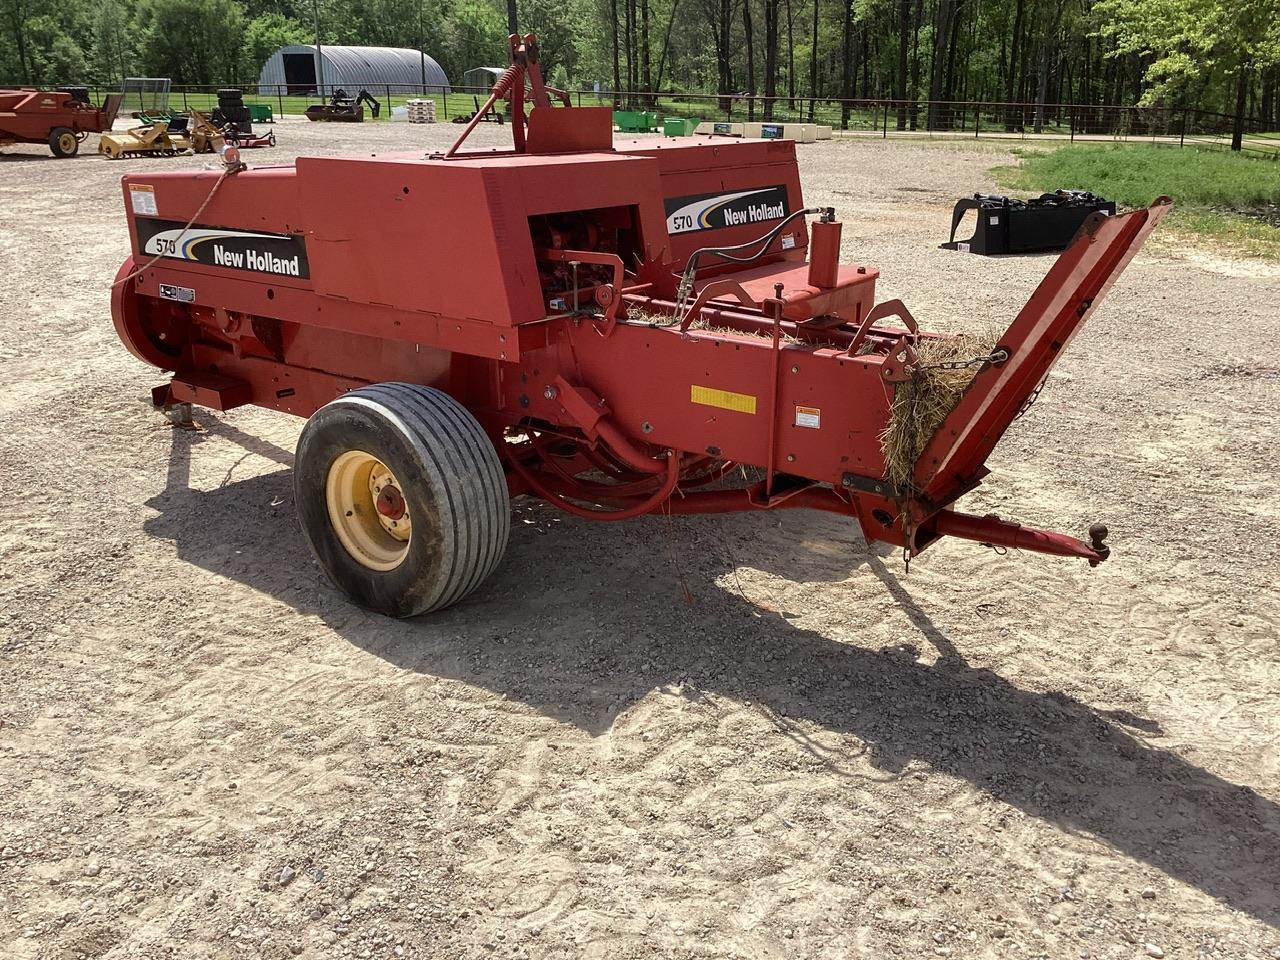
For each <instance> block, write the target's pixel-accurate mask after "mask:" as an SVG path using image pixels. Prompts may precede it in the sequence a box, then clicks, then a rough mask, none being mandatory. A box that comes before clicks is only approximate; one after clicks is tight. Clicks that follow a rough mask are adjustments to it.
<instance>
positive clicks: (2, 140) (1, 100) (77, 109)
mask: <svg viewBox="0 0 1280 960" xmlns="http://www.w3.org/2000/svg"><path fill="white" fill-rule="evenodd" d="M120 100H121V96H120V94H116V93H113V94H109V95H108V96H107V97H106V98H105V99H104V100H103V102H102V106H101V107H95V106H94V105H93V104H91V103H90V102H89V97H88V93H87V91H85V90H84V88H83V87H81V88H68V89H67V90H0V147H3V146H7V145H8V144H11V143H47V144H48V145H49V149H50V150H51V151H52V152H53V155H54V156H55V157H73V156H75V155H76V153H78V152H79V150H80V144H81V143H82V142H83V141H84V138H85V137H86V136H87V135H88V134H90V133H102V132H103V131H104V130H110V129H111V124H112V123H114V122H115V119H116V113H117V112H118V111H119V110H120Z"/></svg>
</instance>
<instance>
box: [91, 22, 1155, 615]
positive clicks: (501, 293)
mask: <svg viewBox="0 0 1280 960" xmlns="http://www.w3.org/2000/svg"><path fill="white" fill-rule="evenodd" d="M511 48H512V66H511V67H510V68H509V69H508V70H507V72H506V73H505V74H504V75H503V76H502V77H501V78H500V79H499V81H498V82H497V83H496V84H495V85H494V89H493V93H492V95H491V97H490V100H489V103H488V104H487V105H486V107H485V110H482V111H480V112H479V113H478V114H477V116H482V115H483V113H484V112H485V111H486V110H488V109H489V108H490V107H492V105H493V104H494V103H495V102H496V101H498V100H499V99H503V98H506V99H509V100H510V101H511V111H510V115H511V116H512V117H513V118H516V119H515V121H514V122H513V123H512V134H513V137H514V141H515V143H514V149H513V150H510V151H493V152H461V151H459V149H458V147H459V145H460V144H461V142H462V140H464V139H465V138H466V136H467V134H468V133H469V132H470V130H471V126H474V123H475V122H476V121H474V120H473V122H472V125H471V126H468V128H467V129H466V130H465V131H463V134H462V136H461V137H460V138H459V141H458V143H457V144H455V145H454V147H453V148H451V149H450V150H448V151H446V152H444V153H439V154H432V155H427V156H423V155H420V154H404V155H392V156H377V157H361V158H350V159H341V158H300V159H298V161H297V162H296V164H295V165H294V166H291V167H270V168H264V169H260V170H249V169H243V168H242V167H241V166H240V165H239V164H238V163H235V164H233V165H232V166H230V167H228V168H227V169H226V170H225V171H224V172H222V173H221V174H218V173H213V172H174V173H151V174H136V175H134V174H131V175H129V176H126V177H125V178H124V196H125V201H126V207H127V211H128V215H129V227H130V232H131V236H132V241H133V255H132V257H131V258H130V259H129V260H127V261H126V262H125V264H124V265H123V266H122V268H121V271H120V274H119V279H118V280H117V283H116V286H115V288H114V295H113V299H112V314H113V318H114V321H115V325H116V329H117V331H118V333H119V335H120V337H121V339H122V340H123V341H124V343H125V344H126V345H127V346H128V347H129V349H130V350H131V351H132V352H133V353H134V354H135V355H136V356H137V357H139V358H140V359H142V360H144V361H146V362H147V363H150V364H152V365H154V366H156V367H159V368H162V369H165V370H170V371H173V376H172V379H171V380H170V381H169V382H168V383H165V384H164V385H162V386H160V387H157V388H156V389H155V391H154V399H155V402H156V404H157V405H158V406H162V407H171V406H174V405H178V404H189V403H195V404H200V405H204V406H207V407H212V408H214V409H217V410H229V409H231V408H233V407H237V406H240V405H243V404H257V405H260V406H263V407H269V408H272V409H276V410H283V411H288V412H290V413H293V414H297V415H299V416H303V417H308V418H310V419H309V421H308V423H307V424H306V426H305V427H304V429H303V431H302V436H301V439H300V440H299V445H298V450H297V457H296V462H295V468H294V469H295V488H296V493H297V508H298V511H299V514H300V517H301V522H302V526H303V530H304V533H305V534H306V537H307V539H308V540H309V542H310V544H311V546H312V548H313V549H314V551H315V554H316V556H317V557H318V559H319V560H320V563H321V565H322V566H323V567H324V568H325V570H326V571H327V572H328V574H329V575H330V576H331V577H332V579H333V580H334V581H335V582H336V583H337V584H338V585H339V586H340V587H341V588H342V589H344V590H345V591H346V592H347V593H348V594H349V595H350V596H351V597H352V598H354V599H355V600H356V601H357V602H359V603H361V604H363V605H365V606H368V607H371V608H373V609H376V610H380V611H383V612H385V613H388V614H392V615H398V616H406V615H411V614H415V613H421V612H425V611H428V610H432V609H438V608H440V607H444V606H447V605H448V604H450V603H453V602H456V601H457V600H459V599H461V598H462V597H464V596H466V595H467V594H468V593H469V592H470V591H471V590H473V589H474V588H475V587H476V586H477V585H478V584H480V583H481V582H482V581H483V580H484V578H485V577H486V576H488V574H489V573H491V572H492V571H493V569H494V568H495V567H496V566H497V564H498V562H499V560H500V558H501V556H502V553H503V551H504V549H505V546H506V541H507V535H508V529H509V501H510V497H512V496H517V495H532V496H537V497H541V498H543V499H545V500H546V501H548V502H549V503H552V504H554V505H556V506H557V507H559V508H561V509H563V510H565V511H568V512H569V513H572V514H574V515H576V516H581V517H587V518H590V519H594V520H625V519H628V518H632V517H638V516H642V515H644V514H652V513H718V512H727V511H750V510H773V509H786V508H808V509H815V510H826V511H831V512H833V513H837V514H841V515H844V516H847V517H848V518H850V520H853V521H856V522H857V523H858V524H859V525H860V526H861V529H862V531H863V532H864V534H865V535H866V537H867V538H868V540H880V541H885V542H887V543H890V544H895V545H898V546H900V547H903V548H905V550H906V551H907V553H908V555H915V554H918V553H919V552H920V551H922V550H924V549H925V548H926V547H927V546H929V545H930V544H931V543H933V542H934V541H936V540H937V539H938V538H939V537H942V536H953V537H961V538H965V539H969V540H975V541H979V542H982V543H987V544H993V545H1001V546H1006V547H1020V548H1023V549H1026V550H1034V551H1039V552H1043V553H1049V554H1057V555H1059V556H1068V557H1078V558H1082V559H1084V560H1086V561H1088V562H1089V563H1090V564H1096V563H1098V562H1100V561H1102V560H1103V559H1105V558H1106V556H1107V547H1106V546H1105V544H1104V543H1103V539H1104V538H1105V536H1106V531H1105V529H1104V528H1101V527H1100V526H1099V527H1095V528H1094V529H1093V530H1091V531H1090V538H1089V540H1087V541H1082V540H1078V539H1076V538H1074V537H1070V536H1067V535H1064V534H1059V533H1052V532H1048V531H1042V530H1036V529H1032V528H1029V527H1024V526H1021V525H1019V524H1017V523H1014V522H1009V521H1005V520H1000V519H997V518H995V517H990V516H987V517H980V516H971V515H966V514H963V513H959V512H956V511H955V510H954V509H953V508H952V507H953V505H954V503H955V501H956V500H957V499H958V498H959V497H961V496H962V495H963V494H965V493H966V492H968V491H970V490H972V489H973V488H974V487H975V486H977V485H978V483H980V482H981V480H982V478H983V477H984V476H985V475H986V473H987V470H986V468H985V467H984V461H985V460H986V458H987V455H988V454H989V453H990V452H991V450H992V448H993V446H994V445H995V443H996V442H997V440H998V439H999V438H1000V436H1001V435H1002V433H1003V432H1004V430H1005V429H1006V428H1007V427H1008V426H1009V424H1010V423H1011V422H1012V420H1013V419H1014V418H1015V417H1016V416H1017V415H1018V413H1019V412H1020V411H1021V410H1022V409H1023V408H1024V405H1025V404H1026V403H1027V402H1028V400H1029V399H1030V398H1032V397H1033V396H1034V393H1035V391H1036V389H1037V387H1038V386H1039V385H1040V384H1041V383H1042V382H1043V381H1044V379H1045V377H1046V375H1047V374H1048V371H1049V368H1050V366H1051V365H1052V363H1053V361H1054V360H1055V359H1056V358H1057V356H1058V355H1059V353H1060V352H1061V350H1062V348H1063V347H1064V346H1065V345H1066V344H1067V342H1068V341H1069V340H1070V339H1071V337H1072V335H1073V334H1074V333H1075V331H1076V330H1077V329H1078V328H1079V326H1080V325H1081V323H1083V322H1084V321H1085V319H1086V318H1087V317H1088V316H1089V314H1090V312H1091V311H1092V310H1093V309H1094V307H1095V306H1096V304H1097V302H1098V300H1099V298H1101V297H1102V296H1103V294H1104V293H1105V292H1106V290H1107V288H1108V287H1109V286H1110V285H1111V284H1112V283H1113V282H1114V281H1115V279H1116V277H1117V275H1118V274H1119V273H1120V271H1121V270H1122V269H1123V268H1124V266H1125V265H1126V264H1127V263H1128V262H1129V260H1130V259H1131V258H1132V257H1133V255H1134V253H1135V251H1136V250H1137V249H1138V247H1139V246H1140V245H1141V243H1142V242H1143V240H1144V239H1145V238H1146V236H1147V235H1148V234H1149V233H1150V231H1151V230H1152V228H1153V227H1154V226H1155V225H1156V223H1157V222H1158V221H1159V219H1160V218H1161V217H1162V216H1163V215H1164V213H1165V212H1166V210H1167V209H1168V201H1166V200H1161V201H1158V202H1157V203H1156V205H1154V206H1152V207H1151V208H1150V209H1149V210H1138V211H1135V212H1133V213H1128V214H1125V215H1122V216H1117V217H1102V216H1098V217H1094V218H1092V219H1090V220H1089V221H1088V222H1087V223H1086V225H1085V227H1084V228H1083V230H1082V232H1081V234H1080V236H1079V237H1078V238H1077V240H1076V241H1075V242H1074V243H1073V244H1072V245H1071V247H1070V248H1069V249H1068V250H1066V252H1064V253H1063V254H1062V256H1061V257H1060V258H1059V259H1058V260H1057V262H1056V263H1055V264H1054V265H1053V267H1052V268H1051V269H1050V271H1049V273H1048V275H1047V276H1046V277H1045V279H1044V281H1043V282H1042V283H1041V284H1040V287H1039V288H1038V289H1037V290H1036V292H1035V294H1034V295H1033V296H1032V298H1031V300H1030V301H1029V302H1028V303H1027V304H1026V306H1025V307H1023V309H1022V310H1021V312H1020V313H1019V314H1018V315H1017V317H1016V318H1015V319H1014V321H1013V323H1012V325H1011V326H1010V327H1009V328H1008V330H1007V331H1005V333H1004V334H1003V335H1002V336H1001V337H999V339H998V340H995V341H994V342H993V343H992V344H989V345H988V346H987V347H986V348H984V349H983V351H982V352H981V355H980V356H978V357H976V358H974V359H972V360H970V363H971V367H970V374H971V379H970V380H969V381H968V382H967V384H966V386H965V387H964V389H963V390H962V392H961V393H960V394H959V395H958V397H957V398H956V400H955V401H954V402H953V403H952V404H951V405H950V406H949V407H948V408H947V410H946V411H944V417H943V418H942V419H941V420H940V425H938V426H937V428H936V429H931V430H930V431H928V433H927V434H926V435H925V436H924V438H923V441H922V442H921V443H920V445H919V446H918V448H916V449H915V450H914V451H913V452H912V459H910V460H908V461H907V462H906V464H905V468H901V465H900V469H898V470H897V471H894V470H891V469H890V464H889V462H888V460H887V457H886V452H885V448H884V447H883V446H882V442H881V439H880V438H881V435H882V434H883V433H884V431H885V430H886V427H887V426H888V425H890V423H891V420H892V418H893V417H894V416H895V415H896V413H895V407H896V405H895V397H898V396H900V395H901V391H903V390H904V389H908V388H910V387H912V386H913V385H915V384H916V383H917V378H918V376H919V375H920V372H921V370H922V369H924V368H925V366H926V363H925V361H924V359H923V358H925V357H929V356H933V355H935V353H936V351H935V350H934V347H936V346H937V345H939V344H942V345H946V344H947V343H949V342H950V341H952V340H954V338H950V337H945V336H941V335H935V334H929V333H925V332H923V331H921V330H919V329H918V328H917V326H916V322H915V320H914V319H913V318H912V316H911V314H910V313H909V312H908V310H907V308H906V307H905V306H904V305H903V304H902V303H900V302H899V301H893V300H891V301H888V302H884V303H879V304H877V303H876V301H875V284H876V279H877V276H878V271H877V270H876V269H875V268H874V267H870V266H865V265H857V264H854V265H842V264H840V263H839V251H840V231H841V225H840V223H839V222H838V221H837V220H836V219H835V216H834V212H833V211H832V210H830V209H824V210H816V209H809V208H806V207H805V205H804V201H803V198H802V195H801V190H800V181H799V175H798V170H797V165H796V160H795V151H794V147H793V144H792V143H790V142H788V141H732V142H729V141H724V140H706V141H693V140H690V141H678V142H677V141H672V140H656V139H655V140H645V141H635V142H627V143H618V144H615V143H614V142H613V139H612V123H611V117H610V111H609V109H608V108H595V107H589V108H572V107H569V106H568V105H565V106H553V105H552V97H553V96H557V95H558V92H557V91H551V90H549V88H547V87H545V86H544V85H543V83H542V79H541V76H540V73H539V70H538V65H537V51H536V45H535V42H534V38H533V37H532V36H528V37H524V38H519V37H514V36H513V37H512V38H511ZM526 85H527V87H526ZM526 96H527V97H529V98H530V99H531V100H532V110H531V111H530V112H529V114H528V117H527V119H526V120H525V121H524V122H521V121H520V118H522V117H525V99H526ZM811 217H812V218H814V221H813V222H812V223H809V222H808V218H811ZM353 268H355V269H353ZM735 465H745V466H749V467H751V468H754V469H753V470H752V471H751V473H752V475H753V479H752V480H751V481H749V482H744V483H740V484H738V485H736V486H735V485H733V484H732V483H731V482H730V481H731V480H732V478H733V477H735V476H740V475H743V474H745V473H746V471H742V472H741V473H739V472H737V471H734V470H733V468H734V467H735Z"/></svg>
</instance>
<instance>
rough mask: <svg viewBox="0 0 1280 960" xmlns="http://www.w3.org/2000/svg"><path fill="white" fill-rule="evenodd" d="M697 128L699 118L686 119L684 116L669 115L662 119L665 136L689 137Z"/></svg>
mask: <svg viewBox="0 0 1280 960" xmlns="http://www.w3.org/2000/svg"><path fill="white" fill-rule="evenodd" d="M697 129H698V121H697V120H686V119H685V118H684V117H667V118H665V119H664V120H663V121H662V135H663V136H664V137H688V136H691V135H692V134H693V131H695V130H697Z"/></svg>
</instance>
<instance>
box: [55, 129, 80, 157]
mask: <svg viewBox="0 0 1280 960" xmlns="http://www.w3.org/2000/svg"><path fill="white" fill-rule="evenodd" d="M58 146H59V147H60V148H61V149H62V152H63V153H71V152H72V151H74V150H75V148H76V135H75V134H74V133H64V134H63V135H62V136H60V137H59V138H58Z"/></svg>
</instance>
